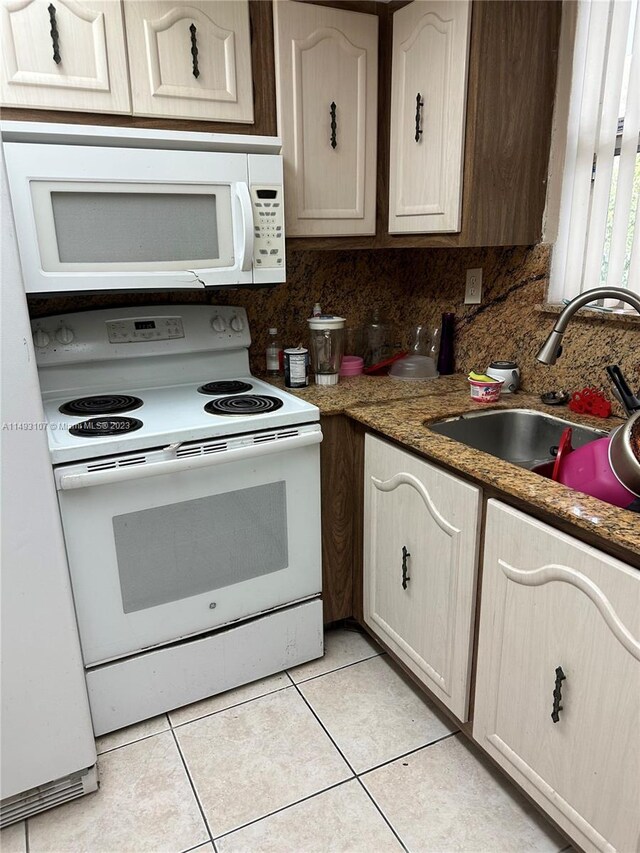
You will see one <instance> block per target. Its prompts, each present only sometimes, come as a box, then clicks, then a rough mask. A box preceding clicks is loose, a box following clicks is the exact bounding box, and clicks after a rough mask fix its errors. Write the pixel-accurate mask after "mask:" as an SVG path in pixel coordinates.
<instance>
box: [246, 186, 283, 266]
mask: <svg viewBox="0 0 640 853" xmlns="http://www.w3.org/2000/svg"><path fill="white" fill-rule="evenodd" d="M251 203H252V205H253V241H254V242H253V264H254V266H255V267H257V268H261V267H262V268H264V267H284V205H283V203H282V185H271V186H269V185H267V184H252V185H251Z"/></svg>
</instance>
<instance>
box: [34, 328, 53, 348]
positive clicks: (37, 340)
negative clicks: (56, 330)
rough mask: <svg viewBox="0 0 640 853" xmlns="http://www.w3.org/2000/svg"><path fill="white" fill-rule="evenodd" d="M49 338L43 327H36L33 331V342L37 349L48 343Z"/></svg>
mask: <svg viewBox="0 0 640 853" xmlns="http://www.w3.org/2000/svg"><path fill="white" fill-rule="evenodd" d="M50 340H51V338H50V337H49V335H48V334H47V333H46V332H45V330H44V329H36V330H35V332H34V333H33V343H34V345H35V346H36V347H37V348H38V349H44V348H45V347H46V346H48V345H49V341H50Z"/></svg>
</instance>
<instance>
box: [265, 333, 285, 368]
mask: <svg viewBox="0 0 640 853" xmlns="http://www.w3.org/2000/svg"><path fill="white" fill-rule="evenodd" d="M283 355H284V353H283V350H282V347H281V345H280V344H279V343H278V330H277V329H269V341H268V343H267V376H278V375H279V374H280V371H281V368H282V358H283Z"/></svg>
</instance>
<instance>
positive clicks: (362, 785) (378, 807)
mask: <svg viewBox="0 0 640 853" xmlns="http://www.w3.org/2000/svg"><path fill="white" fill-rule="evenodd" d="M356 781H357V782H358V784H359V785H360V787H361V788H362V790H363V791H364V793H365V796H367V797H368V798H369V799H370V800H371V802H372V803H373V807H374V808H375V809H376V811H377V812H378V813H379V815H380V817H381V818H382V820H383V821H384V822H385V823H386V824H387V826H388V827H389V829H390V830H391V832H392V833H393V835H394V836H395V838H396V839H397V840H398V843H399V844H400V846H401V847H402V849H403V850H404V851H405V853H409V849H408V847H407V846H406V844H405V843H404V841H403V840H402V838H400V835H399V834H398V833H397V832H396V830H395V828H394V826H393V824H392V823H391V821H390V820H389V818H388V817H387V816H386V814H385V813H384V812H383V811H382V809H381V808H380V806H379V805H378V804H377V803H376V801H375V800H374V799H373V797H372V796H371V793H370V792H369V791H368V790H367V787H366V785H365V784H364V783H363V781H362V779H361V778H360V777H359V776H356Z"/></svg>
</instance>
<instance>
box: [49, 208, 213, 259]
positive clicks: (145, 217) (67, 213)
mask: <svg viewBox="0 0 640 853" xmlns="http://www.w3.org/2000/svg"><path fill="white" fill-rule="evenodd" d="M51 206H52V210H53V221H54V226H55V231H56V242H57V249H58V257H59V260H60V262H61V263H72V264H86V263H111V264H112V263H114V261H115V262H117V263H119V264H121V263H144V262H161V261H195V260H212V259H217V258H219V257H220V251H219V246H218V220H217V212H216V195H215V193H210V194H204V193H145V192H137V191H136V192H135V193H134V192H126V193H117V192H52V193H51Z"/></svg>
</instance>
